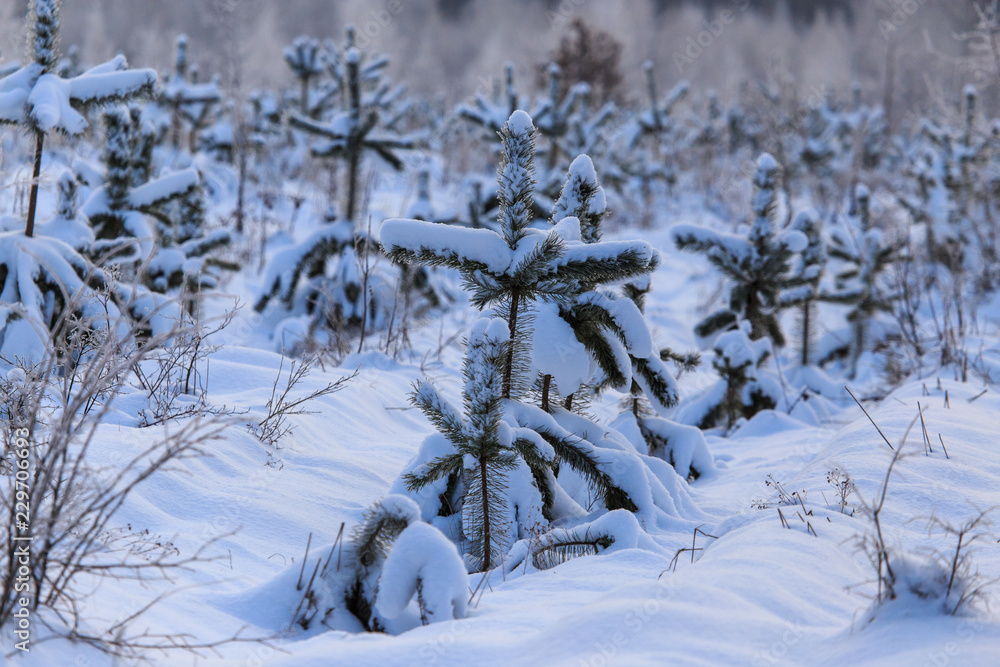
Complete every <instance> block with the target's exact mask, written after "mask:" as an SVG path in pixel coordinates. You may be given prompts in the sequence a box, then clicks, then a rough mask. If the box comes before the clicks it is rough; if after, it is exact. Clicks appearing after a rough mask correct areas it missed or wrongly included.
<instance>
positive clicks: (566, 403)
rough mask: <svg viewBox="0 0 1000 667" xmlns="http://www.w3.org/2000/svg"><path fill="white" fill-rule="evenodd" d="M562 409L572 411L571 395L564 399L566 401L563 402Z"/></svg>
mask: <svg viewBox="0 0 1000 667" xmlns="http://www.w3.org/2000/svg"><path fill="white" fill-rule="evenodd" d="M563 407H564V408H566V409H567V410H569V411H572V410H573V394H570V395H569V396H567V397H566V400H565V401H563Z"/></svg>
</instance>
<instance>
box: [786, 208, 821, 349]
mask: <svg viewBox="0 0 1000 667" xmlns="http://www.w3.org/2000/svg"><path fill="white" fill-rule="evenodd" d="M791 228H792V229H794V230H796V231H798V232H801V233H802V235H803V236H805V237H806V247H805V250H803V251H802V253H801V254H800V255H799V257H798V262H797V264H796V266H795V267H794V275H795V276H796V282H798V283H799V284H798V286H797V287H794V288H792V289H789V290H786V291H785V292H784V293H783V294H782V295H781V306H782V307H783V308H796V309H798V311H799V363H800V364H801V365H802V366H808V365H809V362H810V359H811V357H810V352H811V349H812V341H813V337H814V333H815V328H816V323H815V319H816V312H815V311H816V303H817V301H818V299H819V296H820V282H821V281H822V279H823V273H824V270H825V268H826V262H827V248H826V239H825V238H824V236H823V223H822V220H820V218H819V216H818V215H817V214H816V212H815V211H812V210H806V211H801V212H799V213H798V214H797V215H796V216H795V219H794V220H793V221H792V226H791Z"/></svg>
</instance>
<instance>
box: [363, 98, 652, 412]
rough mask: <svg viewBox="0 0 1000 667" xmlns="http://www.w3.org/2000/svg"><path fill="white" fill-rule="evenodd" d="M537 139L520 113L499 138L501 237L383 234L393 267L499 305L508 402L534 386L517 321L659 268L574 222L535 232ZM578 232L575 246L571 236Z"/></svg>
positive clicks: (414, 231) (485, 232)
mask: <svg viewBox="0 0 1000 667" xmlns="http://www.w3.org/2000/svg"><path fill="white" fill-rule="evenodd" d="M534 132H535V129H534V126H533V125H532V122H531V117H530V116H528V114H527V113H525V112H524V111H520V110H519V111H515V112H514V113H513V114H511V116H510V119H508V121H507V124H506V125H504V128H503V130H502V131H501V133H500V138H501V144H502V148H503V153H502V156H501V162H500V167H499V169H498V178H497V182H498V199H499V216H498V224H499V227H500V230H499V232H496V231H493V230H489V229H464V228H460V227H456V226H454V225H440V224H435V223H431V222H423V221H417V220H387V221H385V222H384V223H383V224H382V228H381V232H380V235H381V242H382V246H383V248H385V251H386V252H387V253H388V254H389V256H390V257H391V258H392V259H393V260H394V261H400V262H415V263H421V264H429V265H437V266H447V267H450V268H454V269H456V270H458V271H459V272H460V273H461V275H462V277H463V279H464V281H465V286H466V288H467V289H468V290H469V291H470V292H471V301H472V303H473V305H475V306H476V307H478V308H480V309H482V308H485V307H487V306H495V307H496V310H497V313H498V314H499V315H500V316H502V317H504V318H505V319H507V321H508V328H509V330H510V332H511V340H512V344H511V345H510V346H509V347H508V351H507V360H506V363H505V368H504V397H505V398H510V397H517V396H519V395H521V394H522V393H523V392H524V391H525V390H526V389H527V386H528V384H529V383H530V382H531V381H532V380H533V378H529V377H527V374H526V373H525V372H524V368H525V367H524V364H525V363H527V359H526V355H525V353H526V351H527V350H526V345H527V341H526V339H525V336H524V332H523V331H522V330H521V329H520V328H519V326H518V322H519V319H518V318H519V316H520V315H522V314H523V313H524V312H525V311H526V310H527V309H528V308H529V307H531V306H532V304H533V303H534V302H536V301H549V302H564V301H566V300H567V299H569V298H571V297H572V296H573V295H575V294H579V293H582V292H586V291H591V290H593V289H594V288H595V287H596V286H597V285H600V284H604V283H608V282H612V281H615V280H621V279H627V278H631V277H634V276H636V275H639V274H642V273H644V272H646V271H649V270H650V268H649V267H650V266H651V265H653V262H655V261H656V259H655V258H656V253H655V252H654V251H653V249H652V247H651V246H650V245H649V244H648V243H645V242H642V241H621V242H614V243H592V244H585V243H582V242H580V241H579V234H580V232H579V222H578V221H577V220H576V219H575V218H567V219H565V220H563V223H564V224H563V225H562V226H559V225H557V226H556V228H554V229H552V230H551V231H549V232H548V233H546V232H545V231H543V230H538V229H533V228H530V227H529V225H530V223H531V222H532V220H533V218H534V216H533V213H532V201H533V192H534V179H533V175H534ZM573 228H575V229H576V232H575V235H576V238H575V239H573V238H572V237H573V234H572V233H569V234H567V233H566V232H568V231H570V232H571V230H572V229H573ZM567 236H568V237H569V240H567Z"/></svg>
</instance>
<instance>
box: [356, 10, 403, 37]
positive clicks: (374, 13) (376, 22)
mask: <svg viewBox="0 0 1000 667" xmlns="http://www.w3.org/2000/svg"><path fill="white" fill-rule="evenodd" d="M401 11H403V0H389V1H388V2H386V3H385V8H384V9H372V10H371V11H369V12H368V16H367V17H366V18H365V20H364V23H361V24H359V25H357V26H355V35H354V43H355V45H356V46H357V47H358V48H361V49H366V48H368V45H369V44H371V43H372V41H373V40H374V39H375V38H376V37H378V36H379V35H380V34H382V31H383V30H385V29H386V28H388V27H389V24H390V23H392V19H393V18H395V16H396V14H399V13H400V12H401Z"/></svg>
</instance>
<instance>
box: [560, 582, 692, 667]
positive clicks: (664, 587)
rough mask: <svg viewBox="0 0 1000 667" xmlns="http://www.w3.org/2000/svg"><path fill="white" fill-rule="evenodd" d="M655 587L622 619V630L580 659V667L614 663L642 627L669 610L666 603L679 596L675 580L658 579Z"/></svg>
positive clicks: (602, 666)
mask: <svg viewBox="0 0 1000 667" xmlns="http://www.w3.org/2000/svg"><path fill="white" fill-rule="evenodd" d="M653 585H654V588H655V593H653V594H652V595H650V596H649V597H647V598H646V599H645V600H643V601H641V602H637V603H636V604H635V606H634V607H633V608H632V609H630V610H629V611H628V612H627V613H626V614H625V616H623V617H622V622H621V625H622V628H621V629H620V630H616V631H615V632H613V633H611V636H610V637H607V638H604V639H599V640H597V641H595V642H594V651H593V653H591V655H590V657H589V658H580V660H579V663H578V665H579V667H607V666H608V665H610V664H612V662H613V661H614V659H615V658H616V657H617V656H618V653H619V652H620V651H621V650H622V649H624V648H625V647H626V646H628V645H629V643H631V641H632V640H633V639H635V637H637V636H638V635H639V633H640V632H642V630H643V628H645V627H646V626H647V625H649V624H650V623H651V622H653V621H655V620H656V619H657V617H658V616H659V615H660V614H661V613H662V612H663V611H664V610H665V609H666V605H667V603H668V602H670V601H671V600H673V599H674V598H675V597H676V595H677V592H676V591H675V590H674V587H673V581H672V579H671V578H669V577H668V578H665V579H659V580H657V581H656V582H654V584H653ZM623 664H624V663H623Z"/></svg>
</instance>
